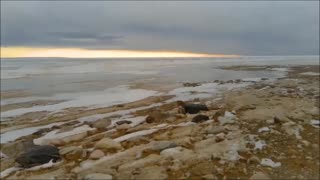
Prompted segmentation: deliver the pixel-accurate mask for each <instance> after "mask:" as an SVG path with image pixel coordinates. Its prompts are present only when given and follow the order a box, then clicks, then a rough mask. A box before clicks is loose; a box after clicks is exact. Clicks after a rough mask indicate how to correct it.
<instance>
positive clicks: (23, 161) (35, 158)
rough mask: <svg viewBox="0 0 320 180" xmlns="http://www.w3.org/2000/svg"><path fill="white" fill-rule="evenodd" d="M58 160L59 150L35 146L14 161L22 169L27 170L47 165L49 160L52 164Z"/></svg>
mask: <svg viewBox="0 0 320 180" xmlns="http://www.w3.org/2000/svg"><path fill="white" fill-rule="evenodd" d="M59 159H60V155H59V149H58V148H56V147H54V146H49V145H46V146H35V147H33V148H31V149H30V150H29V151H27V152H25V153H23V154H21V155H20V156H18V157H17V158H16V159H15V161H16V162H17V163H19V164H20V165H21V166H22V167H24V168H29V167H33V166H37V165H41V164H45V163H48V162H49V161H50V160H53V161H54V162H55V161H57V160H59Z"/></svg>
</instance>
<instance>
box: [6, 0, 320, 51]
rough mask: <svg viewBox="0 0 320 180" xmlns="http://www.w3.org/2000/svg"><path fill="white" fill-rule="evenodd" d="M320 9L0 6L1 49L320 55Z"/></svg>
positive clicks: (282, 5) (305, 5)
mask: <svg viewBox="0 0 320 180" xmlns="http://www.w3.org/2000/svg"><path fill="white" fill-rule="evenodd" d="M318 32H319V2H317V1H312V2H306V1H303V2H296V1H295V2H275V1H269V2H268V1H263V2H252V1H250V2H244V1H241V2H230V1H229V2H217V1H213V2H165V1H164V2H144V1H143V2H112V1H109V2H108V1H107V2H103V1H95V2H54V1H45V2H40V1H37V2H23V1H21V2H8V1H5V2H1V45H2V46H33V47H81V48H89V49H107V48H110V49H114V48H116V49H121V48H123V49H142V50H143V49H146V50H163V49H164V50H179V51H194V52H203V53H226V54H244V55H304V54H319V33H318Z"/></svg>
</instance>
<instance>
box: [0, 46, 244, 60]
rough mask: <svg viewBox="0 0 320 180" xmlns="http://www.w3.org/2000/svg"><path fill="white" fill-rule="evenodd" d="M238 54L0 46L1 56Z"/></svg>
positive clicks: (106, 56)
mask: <svg viewBox="0 0 320 180" xmlns="http://www.w3.org/2000/svg"><path fill="white" fill-rule="evenodd" d="M238 56H239V55H228V54H206V53H194V52H180V51H143V50H120V49H119V50H92V49H81V48H30V47H1V58H40V57H41V58H50V57H56V58H177V57H186V58H187V57H238Z"/></svg>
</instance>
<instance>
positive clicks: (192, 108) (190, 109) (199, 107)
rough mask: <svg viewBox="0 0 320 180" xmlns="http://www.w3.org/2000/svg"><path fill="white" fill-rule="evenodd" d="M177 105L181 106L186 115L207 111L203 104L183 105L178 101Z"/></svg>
mask: <svg viewBox="0 0 320 180" xmlns="http://www.w3.org/2000/svg"><path fill="white" fill-rule="evenodd" d="M178 105H180V106H182V107H183V108H184V110H185V112H186V113H189V114H197V113H199V112H200V111H209V109H208V107H207V106H206V105H204V104H185V103H184V102H183V101H178Z"/></svg>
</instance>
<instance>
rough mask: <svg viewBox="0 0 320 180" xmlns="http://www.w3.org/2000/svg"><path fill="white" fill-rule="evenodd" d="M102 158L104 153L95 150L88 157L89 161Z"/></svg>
mask: <svg viewBox="0 0 320 180" xmlns="http://www.w3.org/2000/svg"><path fill="white" fill-rule="evenodd" d="M103 156H104V152H103V151H101V150H99V149H97V150H94V151H93V152H92V153H91V154H90V156H89V159H93V160H96V159H100V158H102V157H103Z"/></svg>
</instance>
